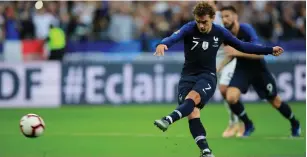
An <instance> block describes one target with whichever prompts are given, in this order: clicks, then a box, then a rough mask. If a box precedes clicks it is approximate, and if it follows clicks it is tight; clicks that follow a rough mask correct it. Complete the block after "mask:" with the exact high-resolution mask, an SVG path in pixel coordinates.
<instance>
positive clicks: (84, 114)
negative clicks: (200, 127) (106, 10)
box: [0, 103, 306, 157]
mask: <svg viewBox="0 0 307 157" xmlns="http://www.w3.org/2000/svg"><path fill="white" fill-rule="evenodd" d="M245 106H246V110H247V112H248V114H249V116H250V117H251V118H252V119H253V121H254V123H255V127H256V131H255V133H254V134H253V135H252V136H251V137H250V138H246V139H239V138H229V139H224V138H222V137H221V134H222V131H223V130H224V129H225V127H226V125H227V123H228V119H227V117H228V116H227V111H226V110H225V107H224V106H223V105H213V104H208V105H207V106H206V107H205V109H204V110H202V112H201V114H202V120H203V123H204V125H205V128H206V130H207V139H208V141H209V145H210V146H211V148H212V149H213V152H214V154H215V156H216V157H303V156H305V154H306V143H305V140H306V136H305V131H306V129H305V128H306V125H305V124H306V118H305V117H306V107H305V103H292V105H291V106H292V108H293V111H294V113H295V114H296V116H297V118H298V119H300V121H301V125H302V135H303V136H302V137H301V138H295V139H291V138H289V134H290V130H289V129H290V124H289V122H288V121H286V120H285V119H284V118H283V117H282V116H281V115H280V114H279V113H278V112H277V111H275V109H273V108H272V107H271V106H270V105H268V104H264V103H260V104H246V105H245ZM174 108H175V106H174V105H158V106H155V105H143V106H140V105H132V106H121V107H111V106H67V107H62V108H57V109H0V127H1V129H0V157H197V156H199V151H198V148H197V147H196V145H195V144H194V140H193V139H192V137H191V135H190V133H189V129H188V125H187V120H186V119H184V120H181V121H179V122H177V123H175V124H174V125H172V126H171V127H170V129H169V130H168V131H167V132H166V133H162V132H161V131H159V130H158V129H157V128H156V127H155V126H154V125H153V121H154V120H155V119H157V118H160V117H161V116H163V115H165V114H168V113H169V112H171V111H172V110H173V109H174ZM27 113H36V114H39V115H41V116H42V117H43V118H44V120H45V123H46V130H45V133H44V135H43V136H42V137H39V138H36V139H28V138H25V137H24V136H22V135H21V133H20V131H19V120H20V118H21V117H22V116H23V115H25V114H27Z"/></svg>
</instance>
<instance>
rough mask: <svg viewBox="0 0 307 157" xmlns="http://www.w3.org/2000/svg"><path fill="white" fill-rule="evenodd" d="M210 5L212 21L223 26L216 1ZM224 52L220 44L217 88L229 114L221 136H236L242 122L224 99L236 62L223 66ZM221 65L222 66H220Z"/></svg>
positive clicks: (234, 60) (238, 134)
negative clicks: (214, 13) (213, 11)
mask: <svg viewBox="0 0 307 157" xmlns="http://www.w3.org/2000/svg"><path fill="white" fill-rule="evenodd" d="M210 3H211V5H212V6H214V7H215V9H216V15H215V19H214V23H215V24H218V25H221V26H223V27H224V25H223V22H222V16H221V12H220V11H218V9H217V7H216V3H217V1H211V2H210ZM225 57H227V56H226V54H225V52H224V50H223V47H222V46H221V48H220V49H219V51H218V53H217V56H216V65H217V72H218V76H219V79H218V80H219V81H218V84H219V90H220V92H221V94H222V96H223V98H224V104H225V107H226V108H227V110H228V114H229V125H228V127H227V128H226V130H225V131H224V132H223V135H222V136H223V137H231V136H234V135H237V136H241V135H242V134H243V132H244V127H243V125H242V124H240V123H239V118H238V116H236V115H235V114H234V113H232V112H231V110H230V108H229V106H228V103H227V102H226V100H225V97H226V90H227V87H228V85H229V83H230V80H231V78H232V75H233V73H234V70H235V67H236V63H237V59H236V58H234V59H233V60H232V61H231V62H229V63H228V64H227V65H225V66H224V63H222V62H223V60H224V59H225ZM221 67H223V68H221Z"/></svg>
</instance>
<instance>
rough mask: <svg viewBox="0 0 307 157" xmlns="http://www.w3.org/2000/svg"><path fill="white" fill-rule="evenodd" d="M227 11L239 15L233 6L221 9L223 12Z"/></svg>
mask: <svg viewBox="0 0 307 157" xmlns="http://www.w3.org/2000/svg"><path fill="white" fill-rule="evenodd" d="M225 10H228V11H232V12H233V13H237V9H236V8H235V7H234V6H232V5H229V6H224V7H222V8H221V11H225Z"/></svg>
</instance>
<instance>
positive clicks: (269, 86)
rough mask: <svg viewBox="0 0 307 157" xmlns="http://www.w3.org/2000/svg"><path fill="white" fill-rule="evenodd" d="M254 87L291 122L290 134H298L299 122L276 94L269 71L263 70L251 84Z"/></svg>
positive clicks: (275, 87) (260, 95)
mask: <svg viewBox="0 0 307 157" xmlns="http://www.w3.org/2000/svg"><path fill="white" fill-rule="evenodd" d="M253 86H254V89H255V90H256V92H257V93H258V95H259V97H260V98H262V99H264V98H265V99H267V100H268V102H269V103H270V104H271V105H272V106H273V107H274V108H276V109H277V110H278V111H279V112H280V114H281V115H283V116H284V117H285V118H286V119H288V120H289V121H290V123H291V135H292V136H300V133H301V132H300V131H301V129H300V123H299V121H298V120H297V119H296V118H295V116H294V113H293V112H292V110H291V108H290V106H289V105H288V104H287V103H286V102H283V101H282V100H281V98H280V97H279V96H278V95H277V86H276V82H275V80H274V78H273V76H272V74H271V73H270V72H269V71H264V72H263V73H262V74H261V75H260V77H259V78H257V81H256V82H255V83H254V84H253Z"/></svg>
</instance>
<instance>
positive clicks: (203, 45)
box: [202, 41, 209, 50]
mask: <svg viewBox="0 0 307 157" xmlns="http://www.w3.org/2000/svg"><path fill="white" fill-rule="evenodd" d="M208 47H209V42H207V41H203V44H202V48H203V49H204V50H207V49H208Z"/></svg>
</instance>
